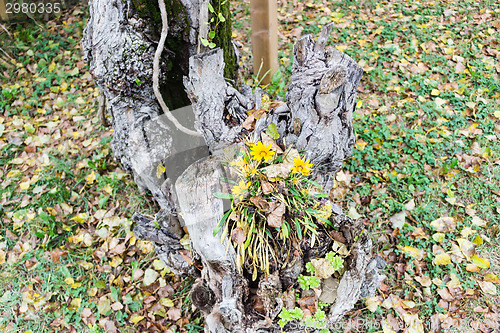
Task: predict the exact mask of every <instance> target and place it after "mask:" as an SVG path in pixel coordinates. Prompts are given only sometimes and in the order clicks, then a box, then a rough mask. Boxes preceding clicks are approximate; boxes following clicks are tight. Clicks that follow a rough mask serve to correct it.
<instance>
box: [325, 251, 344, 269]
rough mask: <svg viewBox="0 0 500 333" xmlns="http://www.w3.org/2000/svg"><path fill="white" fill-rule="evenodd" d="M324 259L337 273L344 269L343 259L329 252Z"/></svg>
mask: <svg viewBox="0 0 500 333" xmlns="http://www.w3.org/2000/svg"><path fill="white" fill-rule="evenodd" d="M325 258H326V259H327V260H328V261H329V262H330V265H331V266H332V267H333V268H335V270H336V271H337V272H338V271H340V270H341V269H342V268H344V259H342V258H341V257H340V256H338V255H336V254H335V253H334V252H332V251H330V252H328V253H327V254H326V256H325Z"/></svg>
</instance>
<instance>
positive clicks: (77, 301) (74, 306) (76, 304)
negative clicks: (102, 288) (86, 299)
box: [68, 298, 82, 311]
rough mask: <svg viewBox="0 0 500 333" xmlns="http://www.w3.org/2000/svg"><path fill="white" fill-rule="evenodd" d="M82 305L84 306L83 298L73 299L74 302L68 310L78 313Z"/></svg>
mask: <svg viewBox="0 0 500 333" xmlns="http://www.w3.org/2000/svg"><path fill="white" fill-rule="evenodd" d="M80 304H82V299H81V298H73V300H72V301H71V303H70V304H69V307H68V309H69V310H71V311H76V310H78V308H79V307H80Z"/></svg>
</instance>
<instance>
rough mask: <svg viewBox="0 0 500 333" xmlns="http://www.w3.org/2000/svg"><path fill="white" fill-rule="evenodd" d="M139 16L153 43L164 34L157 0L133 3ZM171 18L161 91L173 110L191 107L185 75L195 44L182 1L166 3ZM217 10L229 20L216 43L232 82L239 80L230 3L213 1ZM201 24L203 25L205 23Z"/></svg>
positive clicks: (187, 71)
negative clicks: (146, 27)
mask: <svg viewBox="0 0 500 333" xmlns="http://www.w3.org/2000/svg"><path fill="white" fill-rule="evenodd" d="M131 1H132V4H133V6H134V9H135V11H136V13H137V15H138V16H139V17H140V18H142V19H144V20H145V21H146V22H148V23H149V27H148V29H147V31H145V33H148V34H149V35H150V38H151V39H153V40H158V39H159V38H160V34H161V28H162V22H161V15H160V9H159V6H158V0H131ZM164 1H165V6H166V9H167V16H168V25H169V31H168V37H167V40H166V42H165V49H166V50H165V51H164V52H163V53H162V64H166V67H163V70H164V72H165V74H166V76H165V80H164V81H163V82H161V84H160V90H161V92H162V94H163V97H164V99H165V103H166V104H167V106H168V107H169V108H170V109H172V110H173V109H177V108H180V107H183V106H186V105H188V104H189V98H188V97H187V94H186V92H185V91H184V84H183V76H187V75H188V74H189V57H190V56H191V55H192V53H193V50H194V49H195V47H196V45H191V43H190V41H189V32H190V29H191V26H190V24H189V18H188V13H187V11H186V9H185V8H184V6H183V5H182V3H181V2H180V1H179V0H164ZM211 1H212V4H213V6H214V8H219V6H220V8H221V13H222V14H223V15H224V17H225V18H226V21H225V22H221V23H220V24H219V26H218V28H217V31H216V36H215V38H214V42H215V43H216V44H217V46H218V47H221V48H222V49H223V50H224V62H225V63H226V66H225V69H224V76H225V77H226V78H228V79H230V80H235V81H236V79H237V75H238V64H237V62H236V55H235V53H234V49H233V46H232V43H231V35H232V30H231V28H232V20H231V11H230V2H229V1H226V2H225V3H223V2H224V0H222V1H221V0H211ZM222 3H223V4H222ZM201 24H204V23H203V22H202V23H201Z"/></svg>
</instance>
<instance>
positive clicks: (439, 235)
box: [432, 232, 446, 243]
mask: <svg viewBox="0 0 500 333" xmlns="http://www.w3.org/2000/svg"><path fill="white" fill-rule="evenodd" d="M445 236H446V235H445V234H443V233H442V232H436V233H435V234H434V235H432V239H434V240H435V241H436V242H438V243H441V242H442V241H443V240H444V237H445Z"/></svg>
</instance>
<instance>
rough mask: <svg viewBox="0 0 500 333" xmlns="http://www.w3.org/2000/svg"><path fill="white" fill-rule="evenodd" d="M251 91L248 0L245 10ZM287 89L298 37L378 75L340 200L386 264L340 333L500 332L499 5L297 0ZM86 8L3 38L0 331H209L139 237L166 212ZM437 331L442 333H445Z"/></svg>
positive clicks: (290, 14)
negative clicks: (95, 48) (327, 37)
mask: <svg viewBox="0 0 500 333" xmlns="http://www.w3.org/2000/svg"><path fill="white" fill-rule="evenodd" d="M233 7H234V10H233V12H234V15H235V18H236V19H235V20H234V37H235V39H236V40H237V41H239V43H240V46H241V47H240V51H241V52H242V57H241V64H242V72H243V81H244V82H248V83H251V84H255V81H256V80H255V79H253V78H252V76H251V74H250V73H251V67H250V63H251V61H250V60H251V59H250V43H249V36H250V30H249V26H250V21H249V2H248V1H243V2H236V1H235V2H234V3H233ZM278 15H279V20H280V28H279V29H280V31H279V34H280V53H279V57H280V63H281V65H282V68H281V72H280V73H281V76H280V75H277V76H275V80H274V81H273V84H272V85H271V86H269V87H268V89H269V91H270V92H271V93H272V94H274V95H276V96H284V93H285V91H286V81H287V78H288V77H289V75H290V69H291V61H292V54H291V50H292V45H293V43H294V42H295V41H296V39H297V38H298V37H300V36H301V35H303V34H306V33H311V34H313V35H314V36H317V35H318V34H319V31H320V29H321V27H322V26H324V25H325V24H327V23H330V22H333V23H334V29H333V32H332V38H331V41H330V44H332V45H335V47H337V48H338V49H339V50H342V51H343V52H345V53H347V54H348V55H350V56H351V57H352V58H353V59H355V60H356V61H357V62H358V63H359V64H360V66H361V67H363V69H364V70H365V74H364V75H363V78H362V82H361V84H360V88H359V95H358V100H359V103H358V108H357V111H356V113H355V115H354V122H355V127H354V130H355V132H356V138H357V140H356V145H355V149H354V153H353V157H352V158H351V159H349V160H348V161H346V163H345V166H344V167H343V169H342V170H341V171H339V172H338V173H337V175H336V180H337V183H336V186H335V188H334V189H333V190H332V192H331V193H330V196H331V198H332V199H333V200H334V201H335V202H336V203H338V204H340V205H341V206H342V207H343V209H344V211H345V212H346V213H348V215H349V216H351V217H352V218H357V219H360V220H361V221H362V222H363V223H364V224H365V226H366V230H368V231H369V232H370V233H371V235H372V238H373V240H374V242H375V244H376V248H377V251H378V254H379V255H380V256H382V257H383V258H384V259H385V261H386V263H387V268H386V271H385V274H386V275H387V279H386V280H385V281H384V282H383V284H382V286H381V288H380V289H379V294H378V295H376V296H375V297H373V298H368V299H366V300H364V301H360V302H359V303H358V305H357V307H356V308H355V309H354V310H353V311H352V312H351V313H350V316H348V318H346V319H345V321H344V322H343V323H342V324H341V325H339V328H338V329H334V330H332V331H351V332H379V331H384V332H397V331H401V330H404V331H408V332H422V331H423V329H424V328H425V329H426V330H430V329H438V328H439V327H440V329H441V330H443V331H445V332H451V331H457V332H470V331H473V332H492V331H494V329H496V328H497V327H498V325H499V318H498V302H499V301H500V298H499V291H498V288H497V287H498V283H499V282H500V280H499V278H498V274H500V248H499V240H498V222H499V214H500V162H499V156H500V142H499V140H498V137H499V134H500V105H499V100H500V99H499V97H500V86H499V83H498V82H499V81H500V76H499V74H500V62H499V60H498V59H499V58H500V45H499V40H500V38H499V37H500V6H499V5H498V4H496V3H495V2H494V1H489V2H488V1H483V2H472V1H446V2H431V1H415V2H411V3H410V2H406V1H390V2H387V1H381V2H374V1H370V0H367V1H364V2H355V1H342V2H325V1H311V2H301V1H297V0H294V1H289V2H285V1H281V2H280V4H279V13H278ZM85 17H86V13H85V9H80V10H76V11H72V12H69V13H67V14H65V15H64V16H62V17H60V18H59V19H54V20H52V21H51V22H49V23H47V24H45V23H43V24H42V25H41V26H37V25H34V24H31V25H29V26H18V27H17V28H16V26H14V25H11V26H10V25H8V24H4V27H5V29H0V40H1V41H2V43H1V45H2V50H3V52H2V53H1V54H0V78H1V83H2V84H1V95H0V110H1V111H2V113H1V115H0V177H1V179H2V183H1V185H0V204H1V206H0V268H1V273H0V291H1V292H0V314H1V315H0V330H2V331H4V332H30V331H32V332H35V331H39V332H52V331H65V332H84V331H89V332H102V331H104V330H105V331H109V332H112V331H120V332H137V331H155V330H157V331H165V330H167V329H169V330H170V332H176V331H180V332H199V331H202V327H201V323H202V320H201V318H200V315H199V313H198V312H196V311H194V309H193V308H192V306H191V304H190V300H189V296H188V294H187V293H186V291H187V290H188V289H189V287H190V284H191V283H192V281H189V280H185V281H181V280H180V279H178V278H176V277H175V276H173V275H172V274H170V273H169V272H168V270H167V269H165V268H164V267H163V265H162V264H161V262H160V261H158V260H156V258H155V257H154V253H152V246H151V244H149V243H146V242H141V241H138V240H136V239H135V238H134V237H133V235H132V233H131V232H130V225H131V221H130V217H131V215H132V213H133V212H134V211H137V210H139V211H141V212H148V211H150V212H154V211H155V210H156V208H155V207H154V204H153V203H151V202H147V201H145V200H144V198H143V197H144V196H143V195H141V193H140V192H139V190H138V189H137V187H136V186H135V185H134V183H133V181H132V180H131V179H130V178H129V176H128V175H126V174H125V173H123V172H122V171H121V170H120V169H119V167H118V166H117V165H116V164H115V163H114V162H113V160H112V154H111V151H110V148H109V142H110V140H111V135H112V132H111V131H110V130H109V128H105V127H103V126H102V125H101V123H100V121H99V118H98V116H97V113H96V109H97V105H96V104H97V102H96V97H97V94H98V91H97V88H96V87H95V85H94V83H93V81H92V79H91V76H90V74H89V73H88V66H87V65H86V64H85V63H84V62H83V60H82V56H81V47H80V46H79V41H80V39H81V35H82V31H83V28H84V25H85V19H84V18H85ZM438 330H439V329H438Z"/></svg>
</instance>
